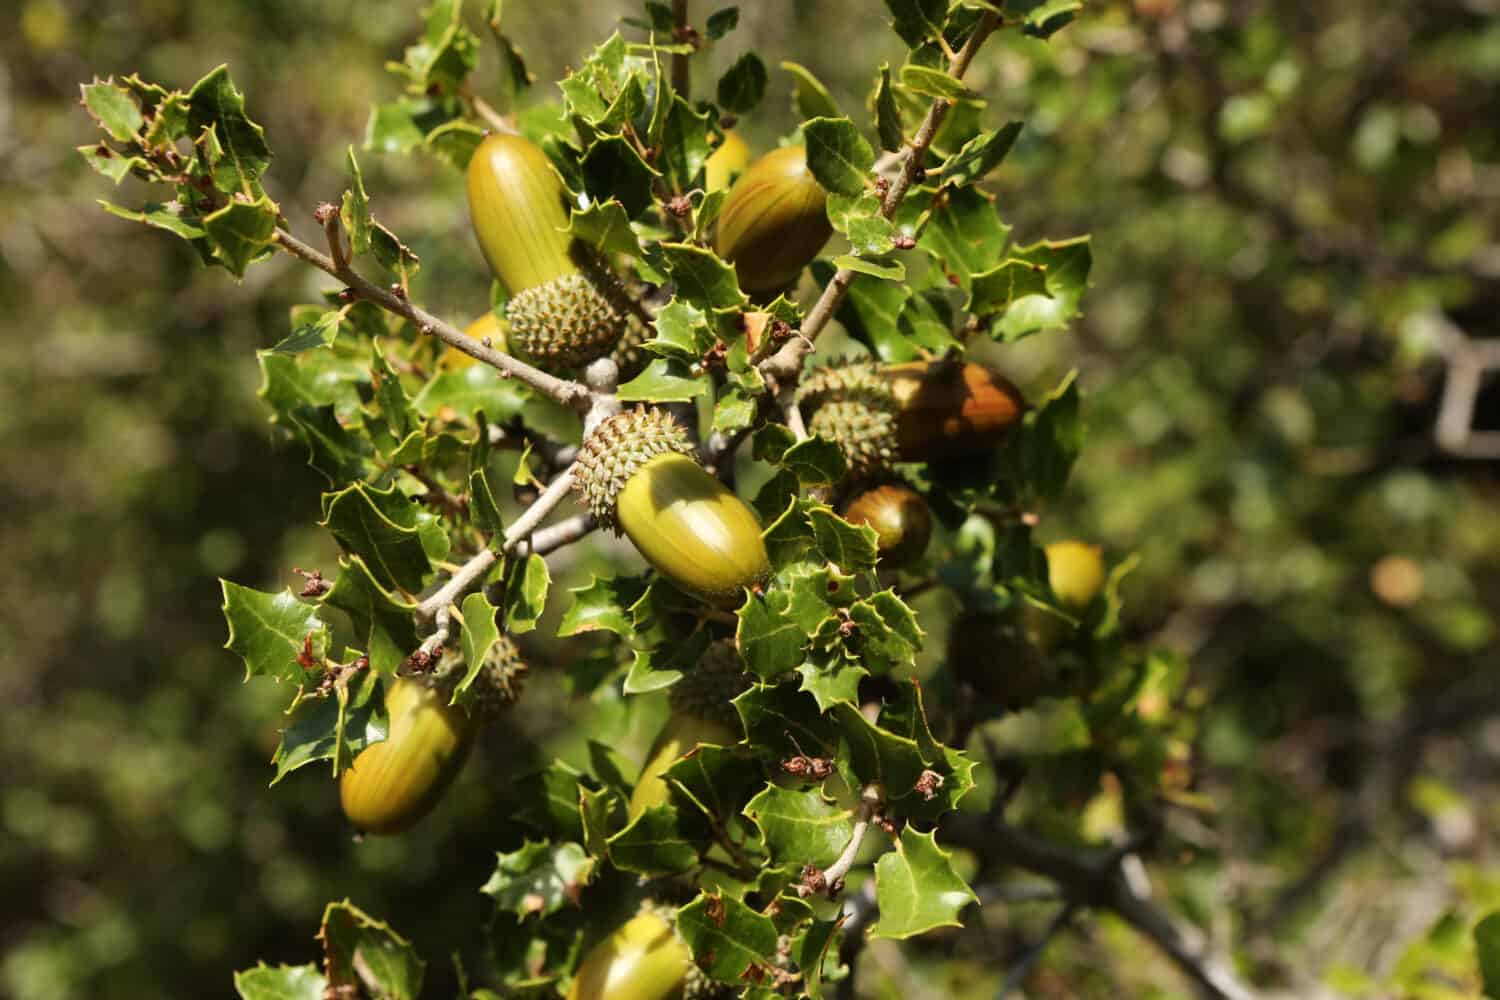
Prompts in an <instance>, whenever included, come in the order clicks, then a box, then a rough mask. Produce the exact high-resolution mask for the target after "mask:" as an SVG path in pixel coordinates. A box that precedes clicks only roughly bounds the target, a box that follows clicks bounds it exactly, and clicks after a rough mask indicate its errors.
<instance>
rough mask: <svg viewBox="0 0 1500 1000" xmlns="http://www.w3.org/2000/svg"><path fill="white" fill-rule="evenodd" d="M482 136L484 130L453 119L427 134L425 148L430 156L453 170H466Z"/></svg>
mask: <svg viewBox="0 0 1500 1000" xmlns="http://www.w3.org/2000/svg"><path fill="white" fill-rule="evenodd" d="M484 136H485V132H484V129H482V128H480V127H479V126H478V125H475V124H474V123H473V122H466V121H464V120H463V119H461V118H455V119H454V120H453V121H451V122H444V123H443V124H441V125H439V126H438V127H437V128H435V129H433V130H432V131H431V132H428V133H427V139H426V146H427V149H428V151H430V152H431V153H432V155H434V156H436V157H437V158H438V159H440V160H444V161H446V162H447V163H448V165H449V166H451V167H453V169H455V170H467V169H468V168H469V161H470V160H472V159H473V158H474V151H475V150H476V149H478V148H479V144H480V143H481V142H483V141H484Z"/></svg>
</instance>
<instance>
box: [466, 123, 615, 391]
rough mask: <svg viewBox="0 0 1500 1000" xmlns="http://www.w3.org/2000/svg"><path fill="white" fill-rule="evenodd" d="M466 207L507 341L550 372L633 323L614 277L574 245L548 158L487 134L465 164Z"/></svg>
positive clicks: (572, 363)
mask: <svg viewBox="0 0 1500 1000" xmlns="http://www.w3.org/2000/svg"><path fill="white" fill-rule="evenodd" d="M468 190H469V213H470V215H471V216H472V217H473V222H474V233H475V235H476V236H477V237H478V238H479V246H480V249H481V250H483V251H484V257H485V260H487V261H488V262H489V265H490V270H491V271H493V272H494V274H495V277H496V279H497V280H498V281H499V282H500V284H501V285H502V286H503V287H504V289H505V291H506V293H507V294H508V295H509V296H510V301H509V302H508V303H507V304H506V316H507V317H508V318H509V320H510V336H509V340H510V347H511V350H512V351H514V352H515V353H516V354H517V355H518V356H520V357H522V358H525V359H527V360H529V361H534V362H536V363H538V364H541V365H544V366H549V367H553V368H576V367H580V366H582V365H585V364H588V363H589V362H590V361H593V360H594V359H595V358H599V357H603V356H604V355H606V354H608V353H609V352H610V350H611V349H613V348H614V346H615V344H616V343H617V342H618V341H619V339H620V336H621V335H622V334H623V333H624V332H625V330H626V328H627V327H628V326H629V325H630V322H631V318H630V317H631V310H630V304H629V300H628V298H627V297H626V293H625V288H624V286H623V285H621V283H620V280H619V279H618V278H617V277H615V275H614V274H613V273H612V272H610V270H609V268H608V267H607V266H605V265H604V264H603V263H602V262H599V261H597V260H592V259H589V258H588V257H587V256H586V255H585V254H584V253H583V252H582V251H581V250H579V249H578V248H576V247H574V246H572V240H571V238H570V237H569V236H568V232H567V229H568V217H567V214H566V212H565V211H564V209H563V186H562V182H561V181H560V180H558V177H557V174H556V173H554V172H553V170H552V164H551V162H550V161H549V160H548V159H547V154H545V153H543V152H542V151H541V150H540V149H539V148H537V147H536V146H534V145H532V144H531V143H530V142H528V141H527V140H525V139H523V138H521V137H520V136H514V135H500V134H496V135H491V136H489V137H487V138H486V139H485V140H484V141H483V142H481V143H480V144H479V147H478V148H477V149H476V150H475V151H474V156H473V158H471V159H470V160H469V173H468Z"/></svg>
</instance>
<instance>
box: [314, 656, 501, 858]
mask: <svg viewBox="0 0 1500 1000" xmlns="http://www.w3.org/2000/svg"><path fill="white" fill-rule="evenodd" d="M385 707H386V712H387V713H388V714H389V716H390V728H389V729H388V730H387V733H386V738H385V739H384V740H383V741H382V742H380V743H375V744H372V745H370V746H367V747H365V748H364V749H363V750H361V751H360V753H359V756H357V757H355V758H354V763H353V764H352V765H350V766H349V768H348V769H347V770H345V771H344V773H343V775H342V777H341V778H340V779H339V798H340V800H341V801H342V802H343V806H344V815H345V816H347V817H348V818H349V822H351V823H353V824H354V826H355V827H356V828H358V829H359V830H361V831H362V832H364V833H399V832H400V831H402V830H405V829H407V828H408V827H410V826H411V825H412V824H414V823H416V822H417V820H419V819H421V818H422V817H423V816H425V815H427V813H428V812H429V811H430V810H431V809H432V807H433V806H435V805H436V804H437V802H438V800H439V799H440V798H442V796H443V792H444V791H446V790H447V788H448V785H449V783H450V782H452V780H453V778H454V776H455V775H456V774H458V772H459V770H460V769H461V768H462V767H463V763H464V760H465V758H466V757H467V756H468V753H469V745H470V743H471V742H472V737H473V730H474V725H473V723H472V721H471V720H470V718H469V715H468V713H466V712H465V711H464V710H463V709H461V708H457V707H455V706H452V705H449V704H448V696H447V693H446V692H444V691H443V690H442V689H441V688H440V687H438V686H436V685H433V684H430V683H427V682H425V681H424V680H422V679H418V678H413V677H398V678H396V680H395V682H394V683H392V684H391V686H390V689H389V690H388V691H387V692H386V696H385Z"/></svg>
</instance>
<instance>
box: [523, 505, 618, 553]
mask: <svg viewBox="0 0 1500 1000" xmlns="http://www.w3.org/2000/svg"><path fill="white" fill-rule="evenodd" d="M596 527H598V523H597V522H595V520H594V515H592V514H574V515H573V516H572V517H570V518H568V519H567V520H566V521H558V522H557V523H556V524H549V525H547V527H545V528H538V529H537V530H536V531H534V532H532V534H531V537H530V538H529V539H523V540H521V541H520V542H517V543H516V548H515V552H514V553H513V554H514V555H516V556H517V557H524V556H529V555H532V554H533V553H534V554H536V555H539V556H544V555H546V554H547V553H548V552H551V551H553V550H554V549H560V548H562V547H563V546H564V545H571V544H572V543H574V542H576V541H578V540H579V539H580V538H583V537H584V536H585V535H587V534H588V533H589V532H591V531H593V530H594V529H595V528H596Z"/></svg>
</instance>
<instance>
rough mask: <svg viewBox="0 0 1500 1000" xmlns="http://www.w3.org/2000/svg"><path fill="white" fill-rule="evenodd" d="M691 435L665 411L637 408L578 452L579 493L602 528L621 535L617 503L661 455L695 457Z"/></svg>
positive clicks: (619, 416)
mask: <svg viewBox="0 0 1500 1000" xmlns="http://www.w3.org/2000/svg"><path fill="white" fill-rule="evenodd" d="M692 453H693V444H692V442H691V441H689V440H688V436H687V431H685V430H683V429H682V427H681V426H679V425H678V423H677V421H675V420H673V419H672V417H671V415H670V414H668V413H667V411H666V410H648V409H646V408H645V407H639V406H638V407H636V408H635V409H634V410H626V411H625V412H623V413H617V414H615V415H614V416H613V417H610V418H609V419H608V420H606V421H604V422H603V423H601V424H600V425H599V426H598V427H596V428H594V432H593V433H592V434H590V435H589V436H588V438H587V439H586V440H585V441H584V442H583V447H582V448H580V449H579V452H578V490H579V491H580V492H581V493H582V494H583V497H584V500H585V502H586V503H587V504H588V505H589V510H591V511H592V512H593V514H594V518H595V519H596V520H597V521H598V522H599V524H600V525H601V526H603V527H606V528H609V529H611V530H612V531H614V533H615V534H617V535H618V534H620V524H619V521H618V519H617V518H616V516H615V513H616V507H615V501H616V499H617V498H618V497H619V495H620V491H621V490H623V489H624V488H625V484H626V483H628V482H630V479H631V477H632V476H634V475H635V474H636V473H637V472H639V471H641V469H642V468H643V467H644V466H645V465H646V463H647V462H649V461H651V460H652V459H653V458H657V457H659V456H661V455H671V454H678V455H691V454H692Z"/></svg>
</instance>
